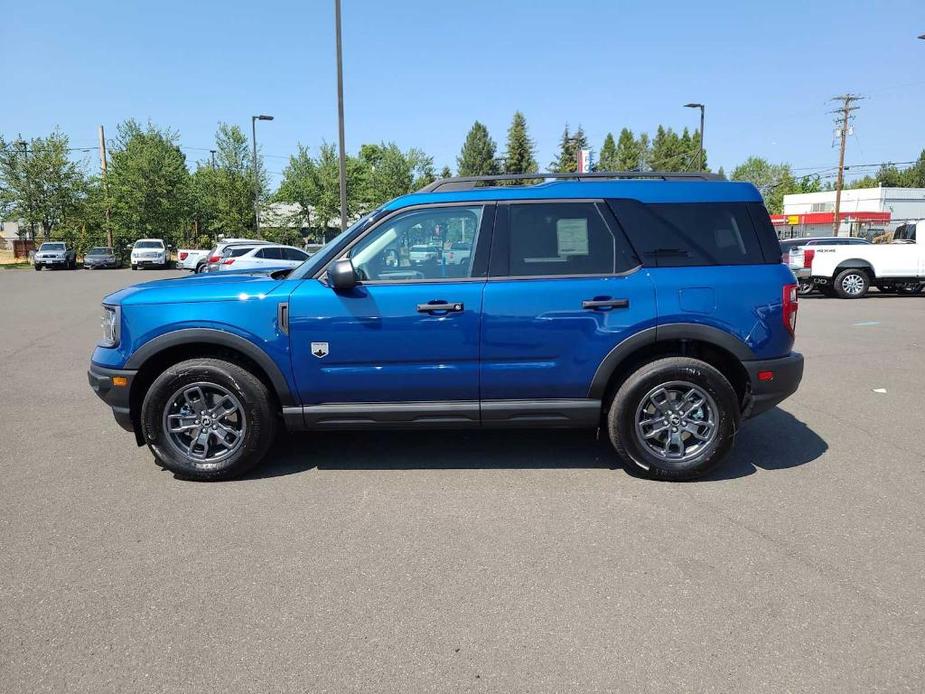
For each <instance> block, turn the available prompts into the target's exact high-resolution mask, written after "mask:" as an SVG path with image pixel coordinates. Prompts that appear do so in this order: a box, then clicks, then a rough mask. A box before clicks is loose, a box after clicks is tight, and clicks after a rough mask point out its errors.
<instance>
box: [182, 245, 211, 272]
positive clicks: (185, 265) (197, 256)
mask: <svg viewBox="0 0 925 694" xmlns="http://www.w3.org/2000/svg"><path fill="white" fill-rule="evenodd" d="M208 259H209V249H206V250H199V249H194V248H180V249H177V269H178V270H190V271H192V272H197V271H198V268H199V266H200V265H202V264H203V263H205V262H206V260H208Z"/></svg>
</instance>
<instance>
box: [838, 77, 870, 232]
mask: <svg viewBox="0 0 925 694" xmlns="http://www.w3.org/2000/svg"><path fill="white" fill-rule="evenodd" d="M863 98H864V97H862V96H858V95H857V94H841V95H839V96H835V97H832V99H831V100H832V101H837V102H840V103H841V106H839V107H838V108H837V109H835V110H834V111H830V113H834V114H835V132H837V133H838V134H839V140H840V142H839V147H838V176H837V177H836V179H835V215H834V217H833V218H832V235H833V236H838V227H839V226H841V219H840V218H839V215H840V214H841V189H842V186H843V185H844V183H845V144H846V143H847V140H848V127H849V124H850V122H851V121H852V120H854V116H852V115H851V113H852V112H853V111H857V110H858V109H859V108H860V106H855V102H856V101H860V100H861V99H863Z"/></svg>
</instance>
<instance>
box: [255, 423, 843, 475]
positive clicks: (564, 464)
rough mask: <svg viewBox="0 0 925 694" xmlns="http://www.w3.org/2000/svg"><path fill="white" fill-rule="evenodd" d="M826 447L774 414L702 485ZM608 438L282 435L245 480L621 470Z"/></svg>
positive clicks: (799, 461) (748, 432)
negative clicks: (344, 473) (316, 472)
mask: <svg viewBox="0 0 925 694" xmlns="http://www.w3.org/2000/svg"><path fill="white" fill-rule="evenodd" d="M827 449H828V445H827V444H826V442H825V441H823V440H822V438H820V437H819V436H818V435H817V434H816V433H815V432H814V431H813V430H812V429H810V428H809V427H807V426H806V424H804V423H803V422H801V421H799V420H798V419H796V418H795V417H794V416H793V415H791V414H789V413H788V412H785V411H784V410H781V409H780V408H775V409H773V410H772V411H770V412H767V413H766V414H763V415H762V416H761V417H760V418H757V419H755V420H754V421H750V422H746V423H745V425H744V426H743V427H742V429H741V430H740V431H739V434H738V436H737V438H736V443H735V447H734V448H733V451H732V453H731V454H730V456H729V458H727V460H726V461H725V462H724V463H723V464H722V465H721V466H720V467H719V468H717V469H716V470H714V471H713V472H711V473H710V474H709V475H708V476H706V477H705V478H703V479H704V481H717V480H723V479H734V478H737V477H744V476H745V475H750V474H752V473H753V472H755V470H756V469H759V468H760V469H762V470H785V469H787V468H791V467H797V466H799V465H805V464H806V463H810V462H812V461H813V460H816V459H817V458H818V457H819V456H821V455H822V454H823V453H824V452H825V451H826V450H827ZM620 467H622V465H621V463H620V460H619V459H618V458H617V457H616V455H615V454H614V452H613V448H611V446H610V443H609V441H607V439H606V432H601V439H600V440H598V439H596V438H595V436H594V432H591V431H572V430H560V431H554V430H542V431H538V430H529V429H522V430H488V431H456V430H454V431H368V432H356V431H353V432H312V433H299V434H290V435H286V436H282V437H281V438H280V440H279V442H278V443H277V444H276V446H274V448H273V449H272V450H271V451H270V453H269V454H268V455H267V458H266V460H265V461H264V462H263V464H262V465H260V466H259V467H258V468H257V469H256V470H254V471H253V472H252V473H251V474H249V475H247V476H245V477H244V479H251V480H255V479H262V478H268V477H279V476H282V475H291V474H296V473H299V472H303V471H305V470H309V469H312V468H319V469H322V470H388V469H395V470H452V469H544V468H563V469H567V468H620Z"/></svg>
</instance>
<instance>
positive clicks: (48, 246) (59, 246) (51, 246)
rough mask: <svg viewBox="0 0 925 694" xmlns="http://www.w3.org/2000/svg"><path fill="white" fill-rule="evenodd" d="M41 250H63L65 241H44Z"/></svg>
mask: <svg viewBox="0 0 925 694" xmlns="http://www.w3.org/2000/svg"><path fill="white" fill-rule="evenodd" d="M39 250H40V251H63V250H64V244H63V243H43V244H42V246H41V247H40V248H39Z"/></svg>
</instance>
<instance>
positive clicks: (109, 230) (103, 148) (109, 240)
mask: <svg viewBox="0 0 925 694" xmlns="http://www.w3.org/2000/svg"><path fill="white" fill-rule="evenodd" d="M99 133H100V172H101V173H102V175H103V199H104V200H106V245H107V246H109V247H110V248H112V225H111V224H110V223H109V188H108V187H107V185H106V132H105V131H104V130H103V126H102V125H100V131H99ZM113 250H115V249H113Z"/></svg>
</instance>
